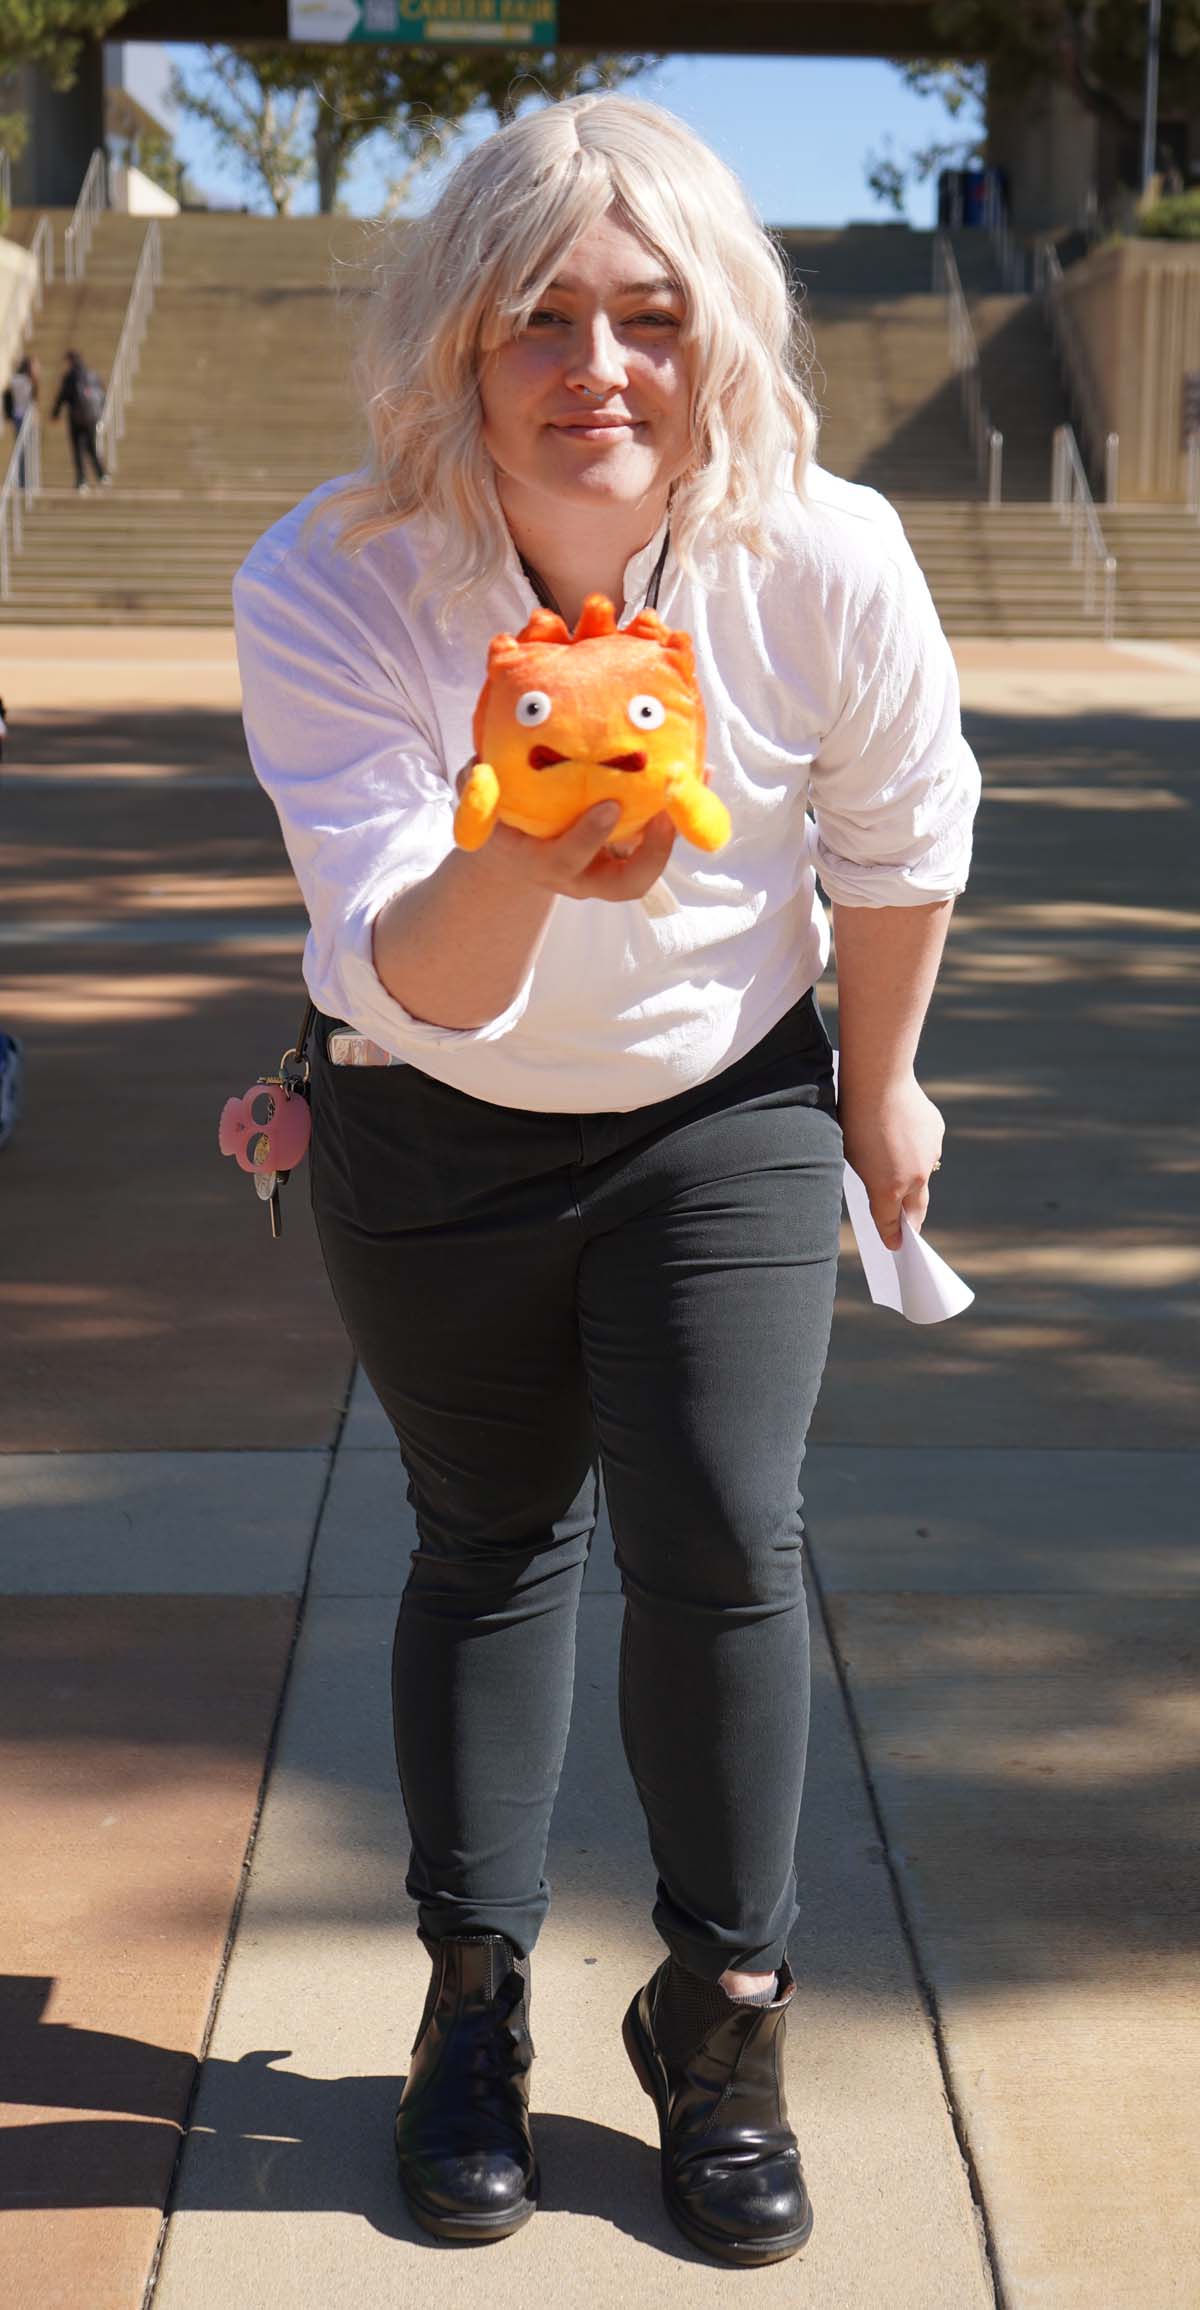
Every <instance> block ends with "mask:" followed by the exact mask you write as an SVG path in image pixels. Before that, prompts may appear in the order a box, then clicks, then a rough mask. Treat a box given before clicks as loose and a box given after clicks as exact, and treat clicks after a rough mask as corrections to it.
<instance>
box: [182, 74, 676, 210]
mask: <svg viewBox="0 0 1200 2310" xmlns="http://www.w3.org/2000/svg"><path fill="white" fill-rule="evenodd" d="M652 61H654V60H653V59H652V58H650V57H647V56H593V55H590V54H589V55H580V54H577V53H573V52H571V51H569V50H566V49H551V50H544V49H512V48H502V49H486V48H467V49H453V48H435V47H432V46H431V47H428V48H426V47H423V46H418V45H416V44H415V43H413V44H405V45H400V44H398V45H396V46H395V47H389V46H387V45H385V44H378V45H377V44H375V43H374V42H370V43H368V42H363V43H362V44H361V45H360V44H357V43H355V44H351V45H349V46H346V47H343V48H338V47H306V46H304V45H303V44H300V43H292V42H287V43H271V44H267V43H265V42H255V43H253V44H248V45H246V46H244V47H238V48H230V47H225V46H214V47H210V48H209V49H208V51H207V64H206V67H205V71H204V73H203V74H202V76H201V78H200V79H199V80H193V79H192V78H191V77H190V76H188V77H185V76H182V75H179V74H176V77H175V81H174V83H173V86H172V95H173V98H174V101H175V102H176V103H177V104H179V105H180V106H181V108H182V109H184V110H185V111H188V112H190V113H191V114H192V115H193V117H195V118H198V119H201V120H204V121H205V122H206V123H207V125H208V126H209V128H210V129H211V130H212V131H213V133H214V134H215V135H216V137H217V138H218V141H219V142H220V143H221V145H222V146H223V149H224V150H226V151H227V152H229V153H230V154H231V155H233V156H234V157H236V158H237V159H238V160H240V162H241V163H242V165H243V167H244V168H245V169H247V170H248V172H249V173H250V175H251V176H252V177H254V178H257V180H258V181H259V182H260V183H261V184H263V185H266V186H267V187H268V190H270V185H271V184H274V185H275V187H276V191H271V192H270V197H271V199H272V200H273V201H275V204H276V206H277V207H278V205H279V203H278V200H277V199H276V192H277V191H279V190H281V189H283V184H282V179H281V177H280V169H279V139H280V130H281V124H282V123H283V122H284V121H285V120H286V124H287V133H286V139H285V141H286V147H287V154H288V160H287V171H286V192H287V202H288V203H290V198H291V194H292V192H293V191H294V190H295V189H296V187H297V186H298V185H299V183H300V182H302V181H303V180H304V179H305V178H309V177H311V178H315V180H316V186H317V199H318V206H319V207H320V209H321V210H322V212H323V213H327V212H329V211H330V210H332V209H333V208H334V207H336V205H337V199H338V194H339V192H340V190H341V187H342V185H343V183H344V181H345V176H346V171H347V169H348V167H349V165H350V162H351V160H352V159H353V157H354V155H355V153H356V152H357V151H358V149H359V147H360V146H362V145H364V144H366V143H367V142H368V141H369V139H371V138H373V137H379V138H380V139H383V138H385V137H386V138H387V139H388V141H389V143H390V145H391V147H392V149H393V150H394V152H395V154H396V156H397V158H398V159H399V161H400V162H401V174H400V178H399V180H398V187H397V188H394V189H406V188H407V187H408V186H409V185H411V183H412V181H413V180H414V178H415V177H416V176H417V175H418V174H419V173H420V171H421V169H422V168H423V167H425V166H426V165H428V163H429V162H430V161H431V160H433V159H434V158H435V157H437V155H438V154H439V153H441V152H442V151H444V149H445V145H446V141H447V138H448V137H452V136H454V135H455V134H456V133H457V131H458V130H459V129H460V128H461V126H462V124H463V122H464V121H465V120H466V119H467V117H468V115H470V114H472V113H479V112H480V111H484V112H488V113H491V114H492V115H493V116H494V117H495V118H496V119H497V120H503V119H507V118H508V117H509V116H510V115H511V114H512V113H513V112H515V111H517V110H518V109H519V108H520V106H521V104H522V103H523V102H524V101H526V100H527V99H528V98H529V97H530V96H532V95H536V94H539V93H540V94H544V95H546V96H566V95H576V94H582V93H584V92H586V91H588V90H590V89H593V88H599V87H608V86H615V85H616V84H617V83H618V82H620V81H622V80H627V79H629V78H630V77H631V76H632V75H633V74H635V73H637V72H640V71H642V70H643V69H644V68H645V66H646V65H647V64H648V63H650V62H652ZM293 163H294V164H295V165H293ZM285 205H286V203H285Z"/></svg>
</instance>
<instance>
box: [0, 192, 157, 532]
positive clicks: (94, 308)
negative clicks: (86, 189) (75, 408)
mask: <svg viewBox="0 0 1200 2310" xmlns="http://www.w3.org/2000/svg"><path fill="white" fill-rule="evenodd" d="M51 215H52V217H53V221H54V242H55V249H54V254H55V269H56V273H57V278H56V279H55V280H54V281H52V282H51V284H50V286H49V288H48V289H47V290H46V293H45V298H44V300H43V304H42V309H41V312H40V313H38V314H37V315H36V316H35V324H34V329H33V333H32V335H31V336H30V338H29V340H28V342H27V344H26V347H25V350H26V352H27V353H32V354H35V355H36V357H37V359H38V360H39V361H40V363H41V369H42V381H41V391H40V404H39V406H40V409H41V414H42V421H43V422H42V481H43V484H44V486H45V487H46V488H47V489H48V490H63V489H68V488H72V487H73V486H74V479H75V468H74V464H73V461H72V458H71V445H70V440H69V437H68V429H67V422H66V419H65V417H60V418H59V420H58V422H57V424H55V425H52V424H51V423H50V411H51V410H52V408H53V407H54V396H55V394H56V393H57V391H58V383H59V378H60V377H61V375H62V356H63V354H64V352H65V351H66V349H67V347H68V346H71V347H73V348H74V349H75V350H76V351H77V352H80V353H82V355H83V358H84V360H85V361H86V362H87V364H88V367H89V368H91V369H98V370H99V372H100V374H101V376H102V377H107V375H108V372H109V370H110V368H111V366H112V358H113V354H114V353H115V352H116V349H117V339H118V338H119V336H120V334H121V323H122V321H123V320H124V318H125V307H126V305H127V303H128V301H129V291H130V287H131V285H132V282H133V275H134V271H135V268H136V266H137V261H138V254H139V251H140V249H141V246H142V241H143V239H144V237H145V232H146V223H145V219H144V218H143V217H114V216H106V217H102V218H101V219H100V221H99V224H98V226H97V229H96V237H95V239H94V241H93V243H92V248H91V253H90V256H89V259H88V268H87V272H86V274H85V276H84V278H83V280H82V281H67V280H64V279H63V277H62V235H63V228H64V226H65V225H67V224H68V223H69V222H70V211H69V210H65V209H64V210H54V211H52V212H51ZM13 221H14V225H15V226H16V227H17V230H16V232H15V233H14V238H20V239H21V240H22V241H23V242H25V243H27V242H28V240H29V238H30V236H31V233H32V228H33V225H34V224H35V223H36V221H37V219H36V216H35V215H32V214H31V212H30V211H28V210H25V211H18V212H17V215H16V217H15V218H14V220H13Z"/></svg>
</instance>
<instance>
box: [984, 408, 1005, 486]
mask: <svg viewBox="0 0 1200 2310" xmlns="http://www.w3.org/2000/svg"><path fill="white" fill-rule="evenodd" d="M1003 462H1004V435H1003V434H1002V433H1001V432H999V431H998V430H997V428H996V426H994V425H993V427H992V431H991V438H990V440H989V442H988V504H989V505H999V503H1000V489H1001V473H1002V470H1003Z"/></svg>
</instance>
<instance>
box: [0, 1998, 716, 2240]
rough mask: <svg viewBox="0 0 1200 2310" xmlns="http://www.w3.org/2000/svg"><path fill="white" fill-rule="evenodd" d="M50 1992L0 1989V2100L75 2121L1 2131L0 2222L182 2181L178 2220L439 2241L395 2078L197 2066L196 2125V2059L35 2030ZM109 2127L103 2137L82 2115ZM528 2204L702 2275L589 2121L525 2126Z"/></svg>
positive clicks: (639, 2146)
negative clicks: (262, 2218) (425, 2206)
mask: <svg viewBox="0 0 1200 2310" xmlns="http://www.w3.org/2000/svg"><path fill="white" fill-rule="evenodd" d="M53 1986H54V1985H53V1981H52V1980H51V1979H50V1978H47V1977H28V1976H8V1977H3V1978H0V2035H2V2038H3V2043H4V2062H3V2081H2V2082H3V2095H4V2099H5V2100H6V2101H7V2102H9V2103H10V2104H13V2105H21V2104H24V2105H26V2106H28V2107H32V2108H36V2109H37V2110H38V2111H39V2112H41V2111H43V2110H47V2109H59V2110H64V2109H74V2110H80V2111H86V2112H87V2113H88V2114H87V2116H86V2117H84V2118H76V2119H72V2118H60V2119H56V2120H53V2121H50V2122H47V2121H46V2120H45V2119H44V2118H42V2117H40V2116H39V2119H38V2122H36V2123H35V2124H32V2125H29V2126H20V2125H17V2126H11V2125H10V2126H8V2127H6V2128H5V2130H4V2134H3V2143H4V2155H3V2164H2V2168H0V2210H3V2211H6V2212H9V2213H12V2212H17V2211H22V2210H30V2209H37V2210H39V2211H48V2210H50V2209H51V2208H56V2209H62V2208H66V2207H76V2208H78V2207H90V2206H162V2205H165V2204H166V2202H167V2198H168V2193H169V2191H170V2187H171V2179H172V2175H173V2173H174V2171H175V2168H176V2163H177V2160H178V2158H179V2153H180V2145H181V2142H183V2141H184V2128H185V2125H189V2122H190V2130H189V2131H188V2132H187V2135H186V2146H185V2149H184V2162H183V2166H182V2169H181V2177H182V2194H183V2200H184V2202H185V2203H186V2207H187V2210H188V2211H189V2212H209V2213H344V2214H355V2215H358V2216H359V2217H360V2218H361V2219H362V2220H363V2221H365V2222H367V2223H368V2224H369V2225H370V2227H371V2228H372V2229H374V2230H377V2231H379V2232H380V2234H381V2235H382V2236H384V2237H387V2238H395V2239H398V2240H399V2239H403V2240H404V2241H405V2242H407V2243H409V2244H411V2245H415V2246H422V2247H435V2246H436V2244H437V2241H436V2240H434V2239H432V2238H431V2237H429V2236H428V2235H427V2233H426V2232H425V2231H424V2230H422V2229H421V2228H420V2227H419V2225H418V2224H417V2223H415V2222H414V2221H413V2220H412V2217H411V2216H410V2215H409V2213H408V2211H407V2208H406V2206H405V2203H404V2198H403V2194H402V2192H401V2189H400V2187H399V2183H398V2180H397V2176H396V2168H395V2160H394V2156H393V2151H392V2120H393V2117H394V2115H395V2110H396V2105H397V2103H398V2101H399V2098H400V2094H401V2092H402V2090H403V2086H404V2079H403V2077H402V2076H387V2075H376V2076H347V2077H337V2078H315V2077H307V2076H304V2075H301V2074H299V2073H297V2072H295V2071H292V2070H287V2069H281V2068H279V2067H277V2066H276V2065H277V2064H278V2063H280V2062H284V2061H287V2060H288V2059H289V2054H288V2051H287V2049H286V2048H279V2049H265V2048H264V2049H255V2051H253V2052H251V2053H246V2054H244V2055H243V2056H242V2057H241V2059H240V2060H239V2061H236V2062H230V2061H225V2060H222V2059H221V2058H219V2057H214V2056H212V2055H211V2054H210V2056H209V2057H208V2059H207V2061H206V2062H205V2064H204V2076H203V2085H202V2089H201V2092H200V2094H199V2097H198V2099H197V2101H196V2106H195V2108H194V2110H191V2112H190V2119H189V2104H190V2102H191V2099H192V2095H193V2090H194V2087H195V2083H196V2073H197V2063H196V2060H195V2058H194V2057H193V2056H192V2055H191V2054H188V2053H184V2052H182V2051H179V2050H177V2049H175V2048H173V2047H170V2046H161V2045H155V2044H152V2043H150V2042H148V2041H147V2040H145V2039H143V2038H136V2037H123V2036H120V2035H116V2034H113V2033H111V2032H107V2031H103V2030H89V2029H77V2028H72V2027H69V2026H66V2025H64V2024H60V2023H54V2022H47V2021H46V2020H45V2019H44V2015H45V2010H46V2006H47V2003H48V2001H49V1997H50V1994H51V1991H52V1989H53ZM101 2111H106V2112H109V2113H112V2118H115V2120H116V2122H115V2123H114V2122H111V2119H110V2118H108V2117H104V2116H100V2115H97V2114H96V2113H98V2112H101ZM533 2131H534V2138H535V2143H536V2147H537V2151H538V2159H539V2164H540V2166H541V2170H542V2183H543V2195H542V2199H541V2204H542V2206H543V2208H544V2209H545V2210H547V2211H558V2212H570V2213H573V2214H578V2215H582V2216H585V2217H591V2218H592V2219H596V2220H600V2221H605V2222H608V2223H610V2224H611V2225H612V2227H613V2228H614V2229H618V2230H622V2231H624V2232H625V2233H626V2235H628V2236H629V2237H632V2238H635V2239H638V2240H639V2241H641V2242H643V2243H647V2244H651V2245H658V2246H669V2247H670V2248H671V2250H672V2251H675V2252H677V2253H678V2254H679V2256H680V2257H681V2258H683V2259H692V2260H695V2261H697V2262H702V2261H703V2259H704V2257H703V2256H702V2255H700V2254H694V2253H693V2251H692V2249H691V2248H690V2247H688V2246H687V2245H686V2244H685V2242H684V2241H683V2240H682V2239H679V2238H678V2237H677V2236H676V2233H675V2232H674V2230H673V2229H672V2227H671V2225H670V2223H669V2222H668V2221H667V2218H666V2216H665V2214H664V2213H663V2211H662V2207H661V2204H660V2203H659V2199H658V2154H657V2151H656V2150H654V2149H652V2148H651V2147H650V2146H649V2145H648V2144H647V2143H646V2142H643V2141H640V2140H638V2139H637V2138H636V2137H634V2136H632V2135H629V2134H624V2133H620V2132H618V2131H617V2130H616V2128H614V2127H612V2126H606V2125H602V2124H600V2123H598V2122H597V2121H596V2120H595V2119H590V2118H578V2117H574V2116H569V2115H567V2114H566V2113H565V2112H555V2111H545V2112H535V2114H534V2118H533Z"/></svg>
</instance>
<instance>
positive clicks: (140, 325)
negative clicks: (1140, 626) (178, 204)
mask: <svg viewBox="0 0 1200 2310" xmlns="http://www.w3.org/2000/svg"><path fill="white" fill-rule="evenodd" d="M161 279H162V234H161V233H160V231H159V229H158V219H157V217H154V218H152V219H151V221H150V223H149V224H148V225H147V227H146V237H145V239H144V240H143V242H142V249H141V255H140V256H139V258H138V261H137V269H136V271H135V273H134V276H133V283H132V286H131V288H130V291H129V303H128V304H127V305H126V307H125V318H124V320H123V321H122V323H121V334H120V336H119V337H118V339H117V350H116V352H115V353H114V354H113V365H112V369H111V370H110V372H109V379H108V391H107V392H106V394H105V396H104V415H103V416H102V418H101V419H100V423H99V425H98V426H97V427H96V440H97V443H98V445H99V448H100V454H101V456H102V458H103V460H104V463H105V465H106V467H107V468H108V471H109V472H110V473H113V472H115V471H116V465H117V443H118V442H119V440H120V438H121V435H122V434H123V433H124V431H125V404H126V402H127V401H128V399H129V394H130V391H131V388H132V385H133V380H134V378H135V377H136V375H137V364H138V355H139V353H140V352H141V349H142V339H143V337H144V336H145V334H146V323H147V322H148V320H149V318H150V314H151V310H152V308H153V305H154V292H155V290H156V288H157V287H158V284H159V282H160V281H161Z"/></svg>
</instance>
